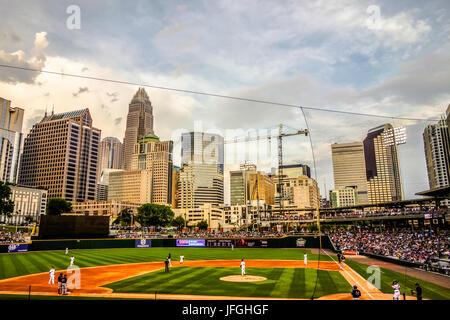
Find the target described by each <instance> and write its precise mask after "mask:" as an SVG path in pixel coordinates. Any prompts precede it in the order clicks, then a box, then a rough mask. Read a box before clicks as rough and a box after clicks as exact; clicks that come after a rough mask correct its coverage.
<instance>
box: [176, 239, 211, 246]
mask: <svg viewBox="0 0 450 320" xmlns="http://www.w3.org/2000/svg"><path fill="white" fill-rule="evenodd" d="M204 246H205V239H177V247H204Z"/></svg>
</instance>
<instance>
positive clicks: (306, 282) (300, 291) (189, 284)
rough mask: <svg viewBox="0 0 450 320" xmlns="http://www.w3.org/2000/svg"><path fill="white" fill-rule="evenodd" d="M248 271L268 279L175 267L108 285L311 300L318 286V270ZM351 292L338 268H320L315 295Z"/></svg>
mask: <svg viewBox="0 0 450 320" xmlns="http://www.w3.org/2000/svg"><path fill="white" fill-rule="evenodd" d="M246 273H247V274H249V275H253V276H262V277H265V278H267V280H265V281H261V282H227V281H221V280H220V278H221V277H225V276H229V275H239V274H240V269H239V268H214V267H176V268H172V269H171V270H170V272H169V273H166V272H164V270H158V271H154V272H149V273H147V274H144V275H140V276H137V277H132V278H129V279H125V280H122V281H118V282H114V283H111V284H108V285H106V287H108V288H111V289H113V290H114V292H120V293H148V294H154V293H155V292H156V293H157V294H158V293H159V294H189V295H213V296H235V297H236V296H237V297H272V298H302V299H309V298H311V296H312V295H313V292H314V287H315V285H316V282H315V281H316V276H317V270H315V269H303V268H246ZM344 292H346V293H348V292H351V286H350V284H349V283H348V282H347V281H346V280H345V279H344V277H342V276H341V274H340V273H339V272H338V271H323V270H320V271H319V278H318V282H317V288H316V293H315V295H314V296H315V297H321V296H324V295H328V294H333V293H344Z"/></svg>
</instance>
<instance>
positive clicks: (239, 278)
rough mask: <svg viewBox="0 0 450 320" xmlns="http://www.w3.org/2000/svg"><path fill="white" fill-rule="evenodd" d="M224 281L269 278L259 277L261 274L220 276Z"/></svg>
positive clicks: (247, 280) (250, 280) (252, 280)
mask: <svg viewBox="0 0 450 320" xmlns="http://www.w3.org/2000/svg"><path fill="white" fill-rule="evenodd" d="M220 280H222V281H230V282H256V281H264V280H267V278H264V277H259V276H248V275H245V276H238V275H236V276H226V277H222V278H220Z"/></svg>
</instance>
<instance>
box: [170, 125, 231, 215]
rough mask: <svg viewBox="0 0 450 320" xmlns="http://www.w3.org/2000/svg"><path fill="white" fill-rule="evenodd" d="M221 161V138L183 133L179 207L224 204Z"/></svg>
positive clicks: (222, 156)
mask: <svg viewBox="0 0 450 320" xmlns="http://www.w3.org/2000/svg"><path fill="white" fill-rule="evenodd" d="M223 161H224V142H223V137H221V136H219V135H217V134H210V133H203V132H190V133H184V134H183V135H182V137H181V165H182V167H181V170H180V177H179V188H178V207H179V208H198V207H199V206H201V205H202V204H205V203H211V204H217V205H220V204H223V200H224V194H223V168H224V162H223Z"/></svg>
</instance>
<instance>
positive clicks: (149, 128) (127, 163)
mask: <svg viewBox="0 0 450 320" xmlns="http://www.w3.org/2000/svg"><path fill="white" fill-rule="evenodd" d="M148 133H150V134H154V132H153V107H152V103H151V102H150V99H149V97H148V95H147V92H145V90H144V88H139V89H138V91H137V92H136V94H135V95H134V97H133V99H132V100H131V102H130V105H129V108H128V116H127V126H126V129H125V137H124V139H123V168H124V169H125V170H130V169H131V159H132V155H133V151H134V145H135V144H136V143H137V142H138V141H139V140H140V139H142V138H143V137H145V136H146V135H147V134H148Z"/></svg>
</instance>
